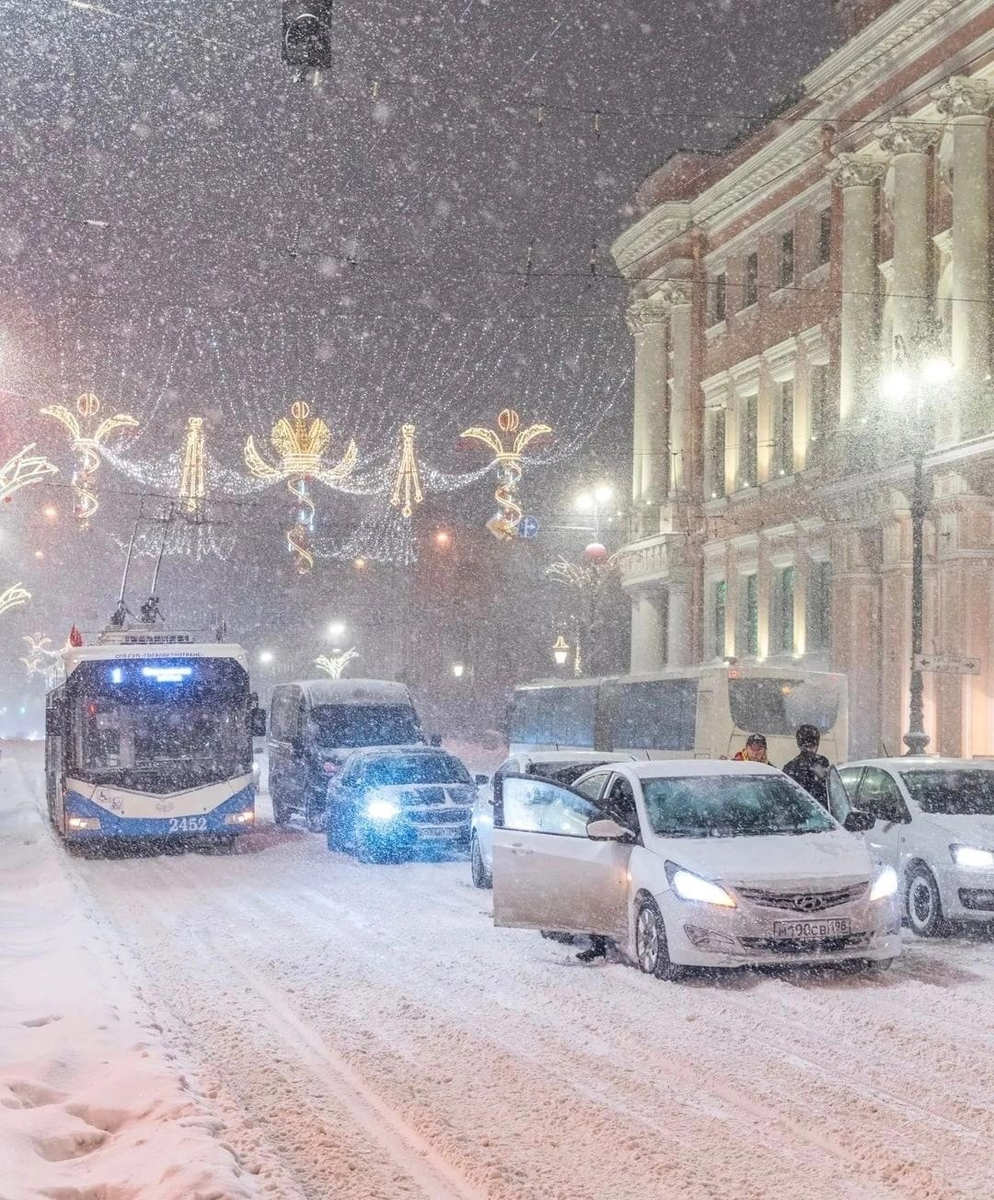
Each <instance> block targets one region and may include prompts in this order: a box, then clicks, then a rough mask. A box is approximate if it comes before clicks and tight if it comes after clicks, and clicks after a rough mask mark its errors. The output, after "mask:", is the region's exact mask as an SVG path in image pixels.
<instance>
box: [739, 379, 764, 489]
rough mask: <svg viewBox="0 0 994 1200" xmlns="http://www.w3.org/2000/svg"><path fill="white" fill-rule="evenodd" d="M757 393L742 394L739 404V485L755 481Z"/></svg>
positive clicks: (749, 485)
mask: <svg viewBox="0 0 994 1200" xmlns="http://www.w3.org/2000/svg"><path fill="white" fill-rule="evenodd" d="M758 401H759V397H758V395H757V394H756V393H755V392H753V394H752V395H751V396H743V397H742V399H741V402H740V404H739V411H740V413H741V416H740V418H739V487H740V488H745V487H752V485H753V484H754V483H755V482H756V433H757V420H758Z"/></svg>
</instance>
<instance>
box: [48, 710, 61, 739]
mask: <svg viewBox="0 0 994 1200" xmlns="http://www.w3.org/2000/svg"><path fill="white" fill-rule="evenodd" d="M61 732H62V713H61V712H60V711H59V709H58V708H57V707H56V706H55V705H53V706H52V707H51V708H46V709H45V734H46V736H47V737H55V736H56V735H57V734H59V733H61Z"/></svg>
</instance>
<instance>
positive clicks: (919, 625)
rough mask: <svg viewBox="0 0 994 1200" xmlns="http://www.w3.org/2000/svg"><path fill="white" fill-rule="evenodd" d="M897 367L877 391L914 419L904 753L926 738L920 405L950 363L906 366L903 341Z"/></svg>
mask: <svg viewBox="0 0 994 1200" xmlns="http://www.w3.org/2000/svg"><path fill="white" fill-rule="evenodd" d="M897 351H898V356H899V360H898V361H899V365H898V366H897V367H896V368H895V370H893V371H891V372H890V373H889V374H888V375H886V376H884V378H883V380H882V381H881V385H880V391H881V394H882V395H883V397H884V399H885V400H888V401H890V402H891V403H893V404H901V405H902V406H904V405H905V404H906V405H907V409H906V411H907V412H909V414H910V415H911V416H912V417H913V418H914V419H913V422H912V424H913V428H914V444H913V448H912V467H913V479H912V491H911V680H910V687H909V695H908V732H907V733H906V734H905V735H904V744H905V745H906V746H907V747H908V754H909V755H917V754H924V753H925V748H926V747H927V746H928V742H929V737H928V734H927V733H926V732H925V681H924V679H923V677H922V671H921V666H920V655H921V654H922V650H923V645H922V643H923V641H924V619H923V607H924V599H925V516H926V514H927V513H928V501H929V497H928V493H927V491H926V487H925V455H926V454H927V453H928V451H929V450H930V448H931V444H932V442H931V428H930V425H929V423H928V422H926V420H925V405H926V403H927V401H928V399H929V398H930V397H931V396H932V395H933V393H934V391H935V389H936V388H938V387H941V386H943V385H944V384H948V383H949V382H950V380H951V379H952V378H953V373H954V367H953V364H952V363H951V362H950V361H949V360H948V359H947V358H943V357H942V356H941V355H934V356H931V357H929V358H926V359H923V360H921V361H920V362H918V363H917V364H914V365H909V364H908V363H907V362H906V361H904V360H905V359H906V353H905V350H904V343H903V341H901V342H898V344H897Z"/></svg>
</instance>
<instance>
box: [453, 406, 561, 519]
mask: <svg viewBox="0 0 994 1200" xmlns="http://www.w3.org/2000/svg"><path fill="white" fill-rule="evenodd" d="M550 433H552V427H551V425H543V424H535V425H529V426H528V427H527V428H526V429H522V428H521V417H520V416H519V415H518V413H517V412H516V411H515V410H514V409H513V408H505V409H503V411H502V412H501V413H500V415H499V416H498V417H497V428H496V429H487V428H486V427H485V426H482V425H474V426H472V428H470V429H465V430H463V432H462V434H461V437H463V438H464V439H468V440H470V441H475V442H481V443H482V444H483V445H484V446H486V447H487V449H488V450H490V451H491V452H492V454H493V456H494V464H495V466H496V467H497V474H498V476H499V478H500V483H499V485H498V487H497V490H496V491H495V492H494V499H495V500H496V501H497V512H496V513H495V514H494V515H493V516H492V517H491V518H490V520H489V521H488V522H487V528H488V529H489V530H490V532H491V533H492V534H493V535H494V537H495V538H499V539H500V540H502V541H506V540H508V539H510V538H514V537H517V532H518V522H519V521H520V520H521V517H522V513H523V510H522V508H521V505H520V504H519V503H518V483H519V481H520V479H521V459H522V457H523V455H524V452H525V450H526V449H527V447H528V446H529V445H530V444H531V443H532V442H533V441H535V439H536V438H540V437H545V436H546V435H548V434H550ZM505 438H507V439H509V440H508V442H507V443H506V444H505Z"/></svg>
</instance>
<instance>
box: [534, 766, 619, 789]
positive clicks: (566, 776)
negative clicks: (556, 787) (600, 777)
mask: <svg viewBox="0 0 994 1200" xmlns="http://www.w3.org/2000/svg"><path fill="white" fill-rule="evenodd" d="M603 766H604V763H602V762H567V763H564V762H544V763H543V762H536V763H532V764H531V766H530V767H529V768H528V774H529V775H540V776H541V777H542V778H543V779H551V780H553V781H554V782H555V783H564V784H565V785H566V786H567V787H572V786H573V784H574V783H576V781H577V780H578V779H579V778H580V776H581V775H586V773H587V772H588V771H592V770H593V769H594V767H603Z"/></svg>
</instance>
